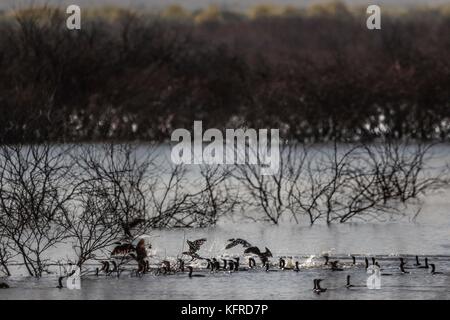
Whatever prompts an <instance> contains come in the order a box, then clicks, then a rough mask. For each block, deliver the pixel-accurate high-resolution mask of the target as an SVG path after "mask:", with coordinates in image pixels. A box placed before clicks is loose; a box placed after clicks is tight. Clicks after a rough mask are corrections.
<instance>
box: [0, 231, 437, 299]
mask: <svg viewBox="0 0 450 320" xmlns="http://www.w3.org/2000/svg"><path fill="white" fill-rule="evenodd" d="M135 242H136V244H134V242H131V243H130V242H125V243H116V246H115V247H114V248H113V250H112V251H111V258H110V259H108V260H102V261H101V267H97V268H96V269H95V275H96V276H99V275H102V274H104V275H107V276H109V275H112V274H116V275H117V276H120V274H121V272H122V271H124V270H125V268H124V267H123V266H124V265H126V264H128V262H129V261H130V260H134V261H136V262H137V270H135V269H134V270H132V274H135V275H137V276H141V275H143V274H145V273H149V272H153V273H154V274H155V275H159V274H164V275H169V274H175V273H179V272H182V273H183V272H185V270H187V274H188V277H189V278H194V277H195V278H196V277H205V275H204V274H194V273H193V271H194V268H193V265H194V263H195V262H197V261H204V262H206V267H203V269H204V270H207V271H209V272H211V273H213V272H219V271H225V272H229V273H232V272H238V271H249V270H253V269H257V268H258V266H257V262H256V260H255V259H256V258H258V259H259V261H260V262H261V265H260V267H261V270H264V271H265V272H271V271H286V270H291V271H295V272H299V271H300V270H301V266H300V263H299V261H295V262H294V261H293V259H292V257H280V258H279V259H278V265H276V264H275V265H274V264H273V263H272V264H271V263H270V260H269V258H273V255H272V252H271V251H270V250H269V249H268V248H267V247H265V250H264V251H262V250H260V249H259V248H258V247H256V246H253V245H252V244H250V243H249V242H248V241H246V240H244V239H241V238H233V239H229V240H228V241H227V244H226V246H225V250H229V249H232V248H235V247H237V246H242V247H243V249H244V250H243V255H244V257H246V258H247V260H248V263H247V264H246V265H245V266H241V261H240V258H239V257H229V256H221V257H220V258H216V257H202V256H200V253H199V251H200V249H201V247H202V245H204V244H205V243H206V242H207V239H206V238H202V239H197V240H193V241H190V240H187V241H186V243H187V245H188V250H187V251H184V252H182V256H181V257H180V258H177V261H176V263H175V265H174V266H172V265H171V263H170V261H168V260H163V261H162V262H161V264H160V265H159V266H157V267H156V268H151V267H150V262H149V254H148V250H149V249H151V245H147V244H146V241H145V239H144V238H142V239H140V240H139V239H138V240H137V241H135ZM184 257H188V259H189V260H188V259H186V260H185V259H184ZM350 257H351V259H352V260H351V262H350V263H340V262H339V260H330V257H329V255H328V254H326V255H323V259H324V262H323V263H320V264H319V265H317V264H316V265H315V266H319V267H322V268H325V269H328V270H331V271H333V272H334V271H344V267H352V266H353V267H355V266H358V265H365V268H366V269H368V268H369V266H370V264H369V259H368V258H367V257H364V264H362V263H357V262H356V257H355V256H353V255H352V256H350ZM219 260H221V261H222V263H221V262H219ZM371 260H372V261H371V262H372V266H376V267H378V270H380V272H381V271H383V269H381V267H380V264H379V262H378V261H377V260H376V258H375V257H372V258H371ZM399 260H400V262H399V271H400V274H409V273H410V271H407V270H406V264H407V262H406V261H405V259H404V258H402V257H400V258H399ZM186 264H189V265H187V266H185V265H186ZM274 266H276V268H274ZM414 267H415V268H418V269H431V272H430V273H431V274H432V275H436V274H441V272H437V271H436V265H435V264H433V263H429V262H428V258H425V260H424V264H422V263H421V262H420V261H419V257H418V256H416V257H415V263H414ZM380 274H381V275H383V276H389V275H393V274H392V273H386V272H382V273H380ZM69 276H71V275H70V274H68V275H65V276H61V277H59V279H58V288H63V284H62V280H63V279H64V278H66V277H69ZM346 280H347V282H346V285H345V287H346V288H352V287H354V285H352V284H351V283H350V275H347V277H346ZM321 281H323V279H314V280H313V285H314V287H313V289H312V290H313V292H314V293H316V294H320V293H322V292H326V291H327V288H323V287H321V285H320V283H321ZM0 288H9V286H8V285H7V284H6V283H0Z"/></svg>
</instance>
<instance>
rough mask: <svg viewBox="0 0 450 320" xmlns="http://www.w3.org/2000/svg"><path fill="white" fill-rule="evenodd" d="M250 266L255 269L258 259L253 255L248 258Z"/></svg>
mask: <svg viewBox="0 0 450 320" xmlns="http://www.w3.org/2000/svg"><path fill="white" fill-rule="evenodd" d="M248 267H249V268H250V269H253V268H255V267H256V261H255V259H253V258H252V257H250V258H248Z"/></svg>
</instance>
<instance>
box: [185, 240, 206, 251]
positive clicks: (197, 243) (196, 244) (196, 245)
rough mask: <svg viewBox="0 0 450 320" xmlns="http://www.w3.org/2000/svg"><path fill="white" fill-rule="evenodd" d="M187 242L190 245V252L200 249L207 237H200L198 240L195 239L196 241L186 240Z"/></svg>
mask: <svg viewBox="0 0 450 320" xmlns="http://www.w3.org/2000/svg"><path fill="white" fill-rule="evenodd" d="M186 242H187V244H188V246H189V252H197V251H198V250H200V247H201V246H202V245H203V244H204V243H205V242H206V238H202V239H198V240H194V241H189V240H186Z"/></svg>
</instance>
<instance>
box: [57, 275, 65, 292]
mask: <svg viewBox="0 0 450 320" xmlns="http://www.w3.org/2000/svg"><path fill="white" fill-rule="evenodd" d="M63 279H64V277H59V278H58V286H57V288H58V289H62V288H64V286H63V284H62V281H63Z"/></svg>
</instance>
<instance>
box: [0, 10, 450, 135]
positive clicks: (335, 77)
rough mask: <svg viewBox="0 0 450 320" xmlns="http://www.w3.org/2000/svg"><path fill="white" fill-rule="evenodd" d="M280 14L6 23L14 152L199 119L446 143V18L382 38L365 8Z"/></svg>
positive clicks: (124, 15) (410, 15)
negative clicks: (73, 26)
mask: <svg viewBox="0 0 450 320" xmlns="http://www.w3.org/2000/svg"><path fill="white" fill-rule="evenodd" d="M264 8H265V9H264ZM270 8H271V9H270ZM274 8H275V7H271V6H266V7H264V6H260V7H259V9H258V10H256V9H254V10H253V11H252V12H253V13H252V14H238V13H232V12H228V11H226V10H220V9H218V8H217V7H210V8H208V9H205V10H204V11H201V12H197V13H189V12H187V11H185V10H184V9H182V8H181V7H176V6H171V7H168V9H167V10H165V11H163V12H161V13H159V14H158V15H156V14H154V15H151V14H141V13H136V12H132V11H126V10H123V9H121V10H112V9H109V11H106V12H103V13H102V14H101V13H99V12H97V13H96V12H94V11H92V10H91V11H89V12H88V13H86V14H85V13H83V16H82V29H81V30H80V31H69V30H67V28H66V27H65V19H66V17H67V15H66V14H65V12H64V11H62V10H58V9H54V8H33V9H27V10H21V11H17V12H15V13H11V12H9V13H3V15H0V115H1V116H0V137H1V139H2V142H3V143H11V142H19V141H20V142H33V141H39V140H46V141H55V142H73V141H93V140H94V141H100V140H101V141H103V140H123V141H124V140H136V139H138V140H154V141H164V140H167V139H169V138H170V133H171V132H172V130H173V129H175V128H191V127H192V125H193V121H194V120H203V122H204V127H205V128H211V127H214V128H235V127H241V126H245V127H253V128H280V129H281V134H282V135H283V137H286V138H289V139H296V140H299V141H307V142H314V141H327V140H340V141H349V140H371V139H374V138H377V137H379V136H388V137H393V138H399V139H401V138H403V137H408V138H415V139H424V140H428V139H439V140H448V138H449V137H450V37H449V34H450V15H449V14H448V12H446V11H445V10H443V9H420V10H419V9H417V10H410V11H409V12H403V13H397V14H393V13H387V12H384V11H383V12H382V30H376V31H373V30H368V29H367V28H366V18H367V16H366V13H365V9H364V8H360V9H358V10H357V9H355V8H353V9H349V8H347V7H345V6H344V5H342V4H340V3H333V4H331V5H322V6H315V7H313V8H307V9H301V10H300V9H295V8H290V9H289V8H288V7H284V9H283V10H284V11H283V10H281V11H280V10H278V9H277V10H278V11H276V10H275V9H274ZM269 9H270V10H269ZM288 9H289V10H288ZM294 9H295V10H294ZM208 10H209V11H208ZM271 10H272V11H271ZM274 10H275V11H274ZM201 14H203V15H201ZM199 16H200V17H202V18H199Z"/></svg>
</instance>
